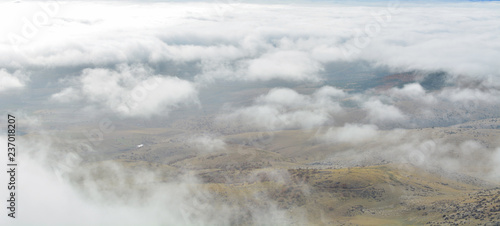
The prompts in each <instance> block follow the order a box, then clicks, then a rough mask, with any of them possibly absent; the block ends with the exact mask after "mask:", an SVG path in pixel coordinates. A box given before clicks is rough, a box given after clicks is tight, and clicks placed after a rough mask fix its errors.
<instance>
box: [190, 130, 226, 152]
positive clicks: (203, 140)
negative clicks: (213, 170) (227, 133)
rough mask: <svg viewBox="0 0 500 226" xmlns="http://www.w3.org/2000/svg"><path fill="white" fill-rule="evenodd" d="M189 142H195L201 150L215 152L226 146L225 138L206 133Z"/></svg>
mask: <svg viewBox="0 0 500 226" xmlns="http://www.w3.org/2000/svg"><path fill="white" fill-rule="evenodd" d="M189 143H191V144H193V145H194V146H195V147H196V149H198V150H199V151H201V152H214V151H220V150H224V149H225V148H226V142H224V140H222V139H220V138H216V137H213V136H210V135H206V134H205V135H201V136H196V137H193V138H191V139H190V140H189Z"/></svg>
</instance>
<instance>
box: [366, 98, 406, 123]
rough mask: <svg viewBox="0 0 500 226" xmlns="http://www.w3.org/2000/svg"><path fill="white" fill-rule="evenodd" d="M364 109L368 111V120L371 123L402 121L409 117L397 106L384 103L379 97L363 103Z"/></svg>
mask: <svg viewBox="0 0 500 226" xmlns="http://www.w3.org/2000/svg"><path fill="white" fill-rule="evenodd" d="M363 109H365V110H366V111H367V113H368V115H367V120H368V121H369V122H370V123H392V122H402V121H404V120H405V119H407V116H406V115H404V114H403V112H401V110H399V109H398V108H397V107H395V106H392V105H387V104H384V103H382V102H381V101H380V100H378V99H371V100H368V101H367V102H365V103H363Z"/></svg>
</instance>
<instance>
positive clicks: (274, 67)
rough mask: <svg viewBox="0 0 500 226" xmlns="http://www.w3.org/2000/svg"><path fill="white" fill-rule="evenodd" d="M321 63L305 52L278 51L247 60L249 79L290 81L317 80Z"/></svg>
mask: <svg viewBox="0 0 500 226" xmlns="http://www.w3.org/2000/svg"><path fill="white" fill-rule="evenodd" d="M321 70H322V68H321V65H320V64H319V63H318V62H316V61H314V60H313V59H311V57H310V56H308V55H307V54H306V53H303V52H298V51H279V52H275V53H268V54H265V55H263V56H261V57H259V58H257V59H253V60H250V61H248V75H247V77H246V78H247V79H249V80H271V79H284V80H291V81H304V80H312V81H316V80H318V79H319V78H318V76H317V73H318V72H319V71H321Z"/></svg>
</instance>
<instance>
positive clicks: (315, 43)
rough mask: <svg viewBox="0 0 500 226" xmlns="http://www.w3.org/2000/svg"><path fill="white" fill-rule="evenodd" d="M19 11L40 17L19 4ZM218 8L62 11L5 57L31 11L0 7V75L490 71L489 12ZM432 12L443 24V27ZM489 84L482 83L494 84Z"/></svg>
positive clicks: (77, 5) (83, 7)
mask: <svg viewBox="0 0 500 226" xmlns="http://www.w3.org/2000/svg"><path fill="white" fill-rule="evenodd" d="M23 6H25V7H27V8H33V9H34V10H35V11H36V9H38V10H40V9H39V7H38V6H37V5H36V4H33V3H29V2H23ZM228 6H230V7H228V8H227V11H224V13H223V14H221V13H220V12H219V10H218V9H219V8H220V7H219V5H218V4H217V3H214V4H211V3H193V2H189V3H158V2H148V3H139V2H127V3H122V2H120V3H118V2H106V3H104V2H85V3H83V2H68V3H66V4H64V6H61V7H60V10H59V11H58V12H57V15H55V16H53V17H50V21H49V23H48V24H47V25H44V26H36V27H35V28H36V30H37V31H38V32H37V33H36V34H35V35H34V36H33V37H31V38H28V39H26V42H25V43H24V42H23V43H22V45H18V48H17V50H14V49H13V48H12V43H11V42H10V40H9V39H8V38H7V37H8V35H9V34H18V35H22V34H21V33H22V30H21V29H22V28H23V26H25V25H26V24H23V23H24V22H23V20H22V17H26V18H28V21H29V20H30V19H32V17H33V15H34V14H33V10H20V11H19V10H17V9H16V8H19V4H14V3H2V7H0V9H1V12H0V15H4V17H6V18H0V19H2V20H1V21H12V19H11V17H16V18H18V17H19V18H20V19H19V20H18V21H19V23H17V24H15V25H12V24H9V23H10V22H9V23H7V22H3V23H5V24H4V25H5V27H4V29H2V30H0V32H2V33H3V34H4V36H2V38H0V51H1V52H2V53H4V54H3V55H2V56H0V67H13V68H20V67H23V66H27V65H29V66H49V67H58V66H87V65H93V66H97V67H102V66H105V65H110V64H119V63H159V62H165V61H172V62H177V63H181V62H192V61H200V62H201V63H200V64H201V67H202V68H210V70H206V71H204V73H203V74H200V75H199V76H200V77H203V76H207V77H208V78H207V79H208V80H210V79H209V78H219V79H243V80H269V79H282V80H290V81H317V80H318V79H321V78H322V76H319V75H318V73H319V72H322V70H323V68H324V63H328V62H337V61H355V60H366V61H369V62H372V63H374V64H375V65H386V66H388V67H389V68H393V69H398V70H432V71H435V70H443V71H447V72H450V74H452V75H454V74H461V75H465V76H479V77H481V78H483V79H486V78H487V77H489V76H490V77H491V75H495V74H498V73H499V72H500V67H499V65H498V64H497V62H496V59H498V58H500V44H499V43H500V42H498V37H499V36H500V31H499V30H498V29H496V26H497V20H498V18H499V17H500V16H499V15H498V9H499V8H500V5H499V4H498V3H493V2H489V3H481V4H476V3H461V4H459V5H458V6H457V5H448V4H437V5H426V6H421V5H416V4H412V3H407V2H405V3H401V7H399V9H398V13H397V14H393V15H391V17H390V19H386V18H385V19H384V22H383V23H382V24H381V25H380V22H377V21H379V20H377V17H376V16H373V15H374V14H375V13H376V12H380V11H383V10H387V6H386V4H382V3H376V4H373V5H372V6H369V7H355V6H353V5H350V4H341V5H340V4H335V3H330V4H321V5H315V4H308V3H301V4H297V5H260V4H244V3H238V4H232V3H228ZM233 6H234V7H233ZM450 7H453V11H452V12H451V11H449V10H448V9H449V8H450ZM14 11H15V12H16V13H17V14H16V13H12V12H14ZM18 11H19V12H18ZM111 11H112V12H113V14H110V13H109V12H111ZM442 12H446V13H447V14H446V15H448V16H447V17H446V18H443V17H442V15H443V13H442ZM277 15H279V16H277ZM463 15H467V17H463ZM7 17H8V18H7ZM383 18H384V17H383ZM373 23H375V24H379V25H380V31H379V32H376V33H375V34H374V35H371V36H369V37H370V38H369V40H370V42H369V43H368V44H367V45H366V47H363V48H360V49H359V50H360V53H359V54H356V55H354V56H353V57H351V58H346V57H345V56H344V55H343V53H342V48H343V47H345V45H346V44H348V43H353V42H355V40H356V39H359V35H360V33H361V35H363V34H364V33H363V32H364V29H365V26H366V25H367V24H373ZM214 62H216V63H214ZM205 64H209V65H205ZM214 65H218V66H216V67H214ZM228 65H229V66H228ZM219 66H220V67H222V68H219ZM220 71H226V73H224V74H219V73H217V72H220ZM493 77H494V79H493V81H492V82H493V83H494V84H497V85H498V84H500V79H498V78H496V76H493Z"/></svg>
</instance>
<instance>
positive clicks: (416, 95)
mask: <svg viewBox="0 0 500 226" xmlns="http://www.w3.org/2000/svg"><path fill="white" fill-rule="evenodd" d="M388 92H389V95H391V96H392V97H393V98H397V99H401V100H410V101H416V102H421V103H424V104H435V103H436V102H437V99H436V98H435V97H434V95H432V94H427V93H426V91H425V90H424V88H423V87H422V86H421V85H420V84H418V83H410V84H406V85H404V86H403V88H396V87H394V88H392V89H390V90H389V91H388Z"/></svg>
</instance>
